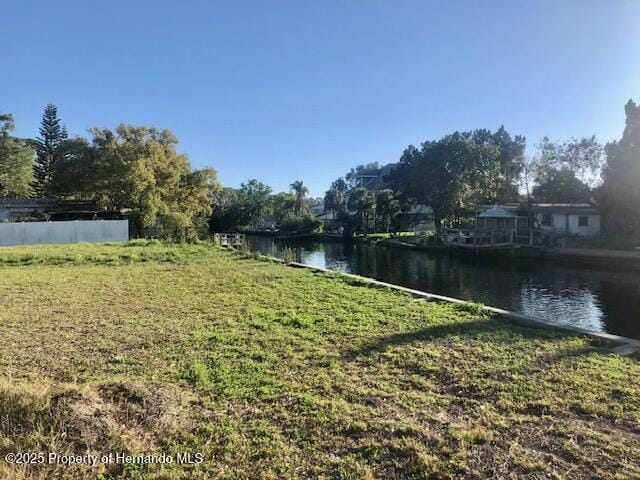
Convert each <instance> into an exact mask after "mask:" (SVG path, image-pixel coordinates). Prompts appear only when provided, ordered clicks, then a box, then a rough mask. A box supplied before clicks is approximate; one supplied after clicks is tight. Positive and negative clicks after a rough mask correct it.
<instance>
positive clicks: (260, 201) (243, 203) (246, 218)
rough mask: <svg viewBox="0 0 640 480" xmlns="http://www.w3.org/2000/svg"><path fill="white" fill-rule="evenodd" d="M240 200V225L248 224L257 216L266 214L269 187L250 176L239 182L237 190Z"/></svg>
mask: <svg viewBox="0 0 640 480" xmlns="http://www.w3.org/2000/svg"><path fill="white" fill-rule="evenodd" d="M238 195H239V196H238V200H239V202H240V219H239V220H240V221H241V223H239V224H240V225H248V224H250V223H252V222H254V221H255V220H257V219H258V217H261V216H262V215H266V214H268V213H269V212H270V208H271V198H270V195H271V187H270V186H268V185H265V184H264V183H262V182H259V181H258V180H256V179H255V178H252V179H251V180H249V181H248V182H247V183H242V184H240V189H239V191H238Z"/></svg>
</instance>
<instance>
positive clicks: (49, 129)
mask: <svg viewBox="0 0 640 480" xmlns="http://www.w3.org/2000/svg"><path fill="white" fill-rule="evenodd" d="M66 139H67V131H66V128H65V127H63V126H61V124H60V119H59V118H58V109H57V107H56V106H55V105H53V104H51V103H50V104H48V105H47V106H46V107H45V109H44V113H43V115H42V122H41V124H40V137H38V138H37V140H36V142H37V147H36V155H37V159H36V163H35V165H34V167H33V174H34V181H33V184H32V187H33V193H34V195H35V196H37V197H42V196H47V195H50V194H51V187H50V186H51V184H52V183H53V177H54V172H55V166H56V163H57V162H58V161H59V160H60V159H61V158H62V157H63V156H64V149H63V148H61V147H62V144H63V143H64V141H65V140H66Z"/></svg>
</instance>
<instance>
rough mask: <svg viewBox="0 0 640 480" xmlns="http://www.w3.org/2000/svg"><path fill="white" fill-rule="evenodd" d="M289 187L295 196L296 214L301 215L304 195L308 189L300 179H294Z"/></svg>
mask: <svg viewBox="0 0 640 480" xmlns="http://www.w3.org/2000/svg"><path fill="white" fill-rule="evenodd" d="M289 188H290V189H291V190H292V191H293V193H294V195H295V196H296V209H295V213H296V216H297V217H301V216H302V211H303V209H304V196H305V195H306V194H307V193H309V189H308V188H307V187H306V186H305V184H304V182H303V181H302V180H296V181H295V182H293V183H292V184H291V185H289Z"/></svg>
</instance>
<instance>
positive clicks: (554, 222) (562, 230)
mask: <svg viewBox="0 0 640 480" xmlns="http://www.w3.org/2000/svg"><path fill="white" fill-rule="evenodd" d="M533 211H534V214H535V219H536V226H537V228H540V230H542V231H545V232H548V233H552V234H554V235H555V236H565V235H566V236H578V237H595V236H598V235H600V223H601V222H600V213H599V212H598V210H597V208H596V207H595V206H594V205H592V204H590V203H538V204H535V205H534V206H533Z"/></svg>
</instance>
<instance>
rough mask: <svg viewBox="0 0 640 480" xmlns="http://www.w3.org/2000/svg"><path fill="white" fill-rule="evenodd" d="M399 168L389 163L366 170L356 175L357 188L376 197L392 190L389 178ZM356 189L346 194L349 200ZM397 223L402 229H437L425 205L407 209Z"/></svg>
mask: <svg viewBox="0 0 640 480" xmlns="http://www.w3.org/2000/svg"><path fill="white" fill-rule="evenodd" d="M397 166H398V163H388V164H387V165H384V166H383V167H380V168H376V169H373V170H364V171H362V172H359V173H357V174H355V176H354V184H355V188H364V189H366V190H367V191H368V192H370V193H372V194H374V195H376V194H378V193H380V192H381V191H383V190H385V189H388V188H391V186H390V185H389V182H388V180H387V177H388V176H389V175H390V174H391V172H392V171H393V169H394V168H396V167H397ZM355 188H354V189H351V190H349V191H348V192H347V193H346V197H347V200H348V198H349V195H350V194H351V192H353V190H355ZM351 213H353V212H351ZM372 220H373V222H374V223H375V222H376V220H375V214H374V216H373V218H372ZM396 222H397V224H398V226H399V227H400V228H402V229H413V228H414V227H416V226H417V225H420V226H422V227H424V228H426V229H427V230H433V229H434V228H435V227H434V225H433V210H432V209H431V207H429V206H428V205H423V204H419V205H413V206H409V207H406V208H405V209H404V210H402V211H401V212H400V213H399V214H398V216H397V217H396ZM425 226H426V227H425ZM422 227H421V228H422Z"/></svg>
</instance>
